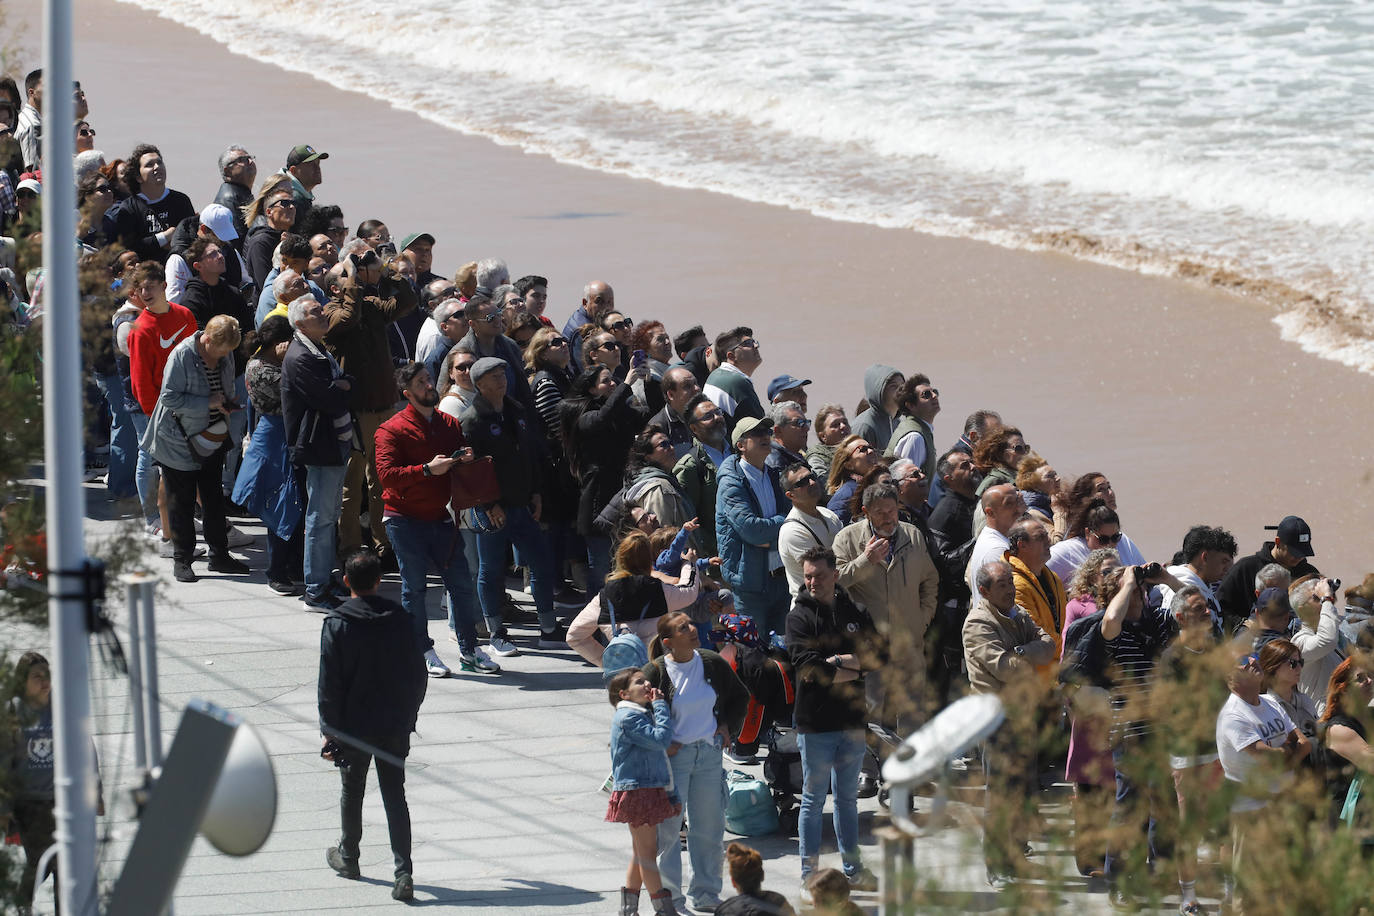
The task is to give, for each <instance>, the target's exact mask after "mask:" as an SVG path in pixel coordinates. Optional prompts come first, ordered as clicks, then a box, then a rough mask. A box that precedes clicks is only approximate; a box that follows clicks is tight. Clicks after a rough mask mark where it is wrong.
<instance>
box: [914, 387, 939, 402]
mask: <svg viewBox="0 0 1374 916" xmlns="http://www.w3.org/2000/svg"><path fill="white" fill-rule="evenodd" d="M939 396H940V389H939V388H924V389H922V390H921V393H920V394H918V395H917V397H918V398H920V399H921V400H923V401H933V400H935V399H936V398H938V397H939Z"/></svg>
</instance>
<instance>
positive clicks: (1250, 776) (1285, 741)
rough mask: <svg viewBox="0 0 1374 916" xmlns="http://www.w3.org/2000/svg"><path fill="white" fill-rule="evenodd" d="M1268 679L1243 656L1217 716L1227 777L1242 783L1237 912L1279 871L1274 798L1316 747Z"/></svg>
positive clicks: (1236, 812) (1235, 851)
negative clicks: (1264, 690)
mask: <svg viewBox="0 0 1374 916" xmlns="http://www.w3.org/2000/svg"><path fill="white" fill-rule="evenodd" d="M1263 678H1264V673H1263V672H1262V671H1261V670H1260V665H1259V656H1258V655H1257V654H1250V655H1246V656H1243V657H1242V658H1241V659H1240V661H1239V663H1238V664H1237V666H1236V668H1235V670H1233V671H1232V672H1231V673H1230V674H1229V675H1228V677H1227V679H1226V682H1227V686H1229V687H1230V688H1231V696H1230V697H1228V698H1227V700H1226V703H1225V705H1223V706H1222V707H1221V713H1220V714H1219V715H1218V716H1217V755H1218V757H1220V759H1221V767H1222V770H1223V772H1224V773H1225V774H1226V779H1227V781H1229V782H1232V783H1236V784H1238V785H1239V786H1240V791H1239V792H1238V793H1237V795H1236V797H1235V800H1234V801H1233V802H1232V803H1231V843H1232V852H1231V874H1232V875H1233V876H1234V880H1235V882H1236V889H1235V891H1234V896H1233V898H1232V900H1231V912H1233V913H1239V912H1241V911H1242V908H1241V896H1242V893H1243V892H1248V893H1250V894H1252V895H1255V896H1260V895H1258V894H1256V891H1255V890H1254V888H1255V886H1256V885H1257V884H1259V885H1262V884H1263V882H1264V879H1265V877H1266V875H1272V874H1274V873H1275V872H1276V871H1277V870H1276V869H1273V868H1271V867H1270V865H1269V864H1268V863H1270V862H1271V860H1272V858H1273V856H1274V855H1275V854H1276V853H1277V854H1278V855H1282V854H1283V853H1284V845H1283V844H1282V843H1279V842H1275V840H1274V838H1273V836H1272V835H1269V834H1268V833H1267V831H1269V830H1274V829H1286V827H1287V826H1288V825H1283V824H1271V823H1269V821H1270V820H1271V818H1269V817H1267V815H1268V814H1269V807H1268V805H1269V800H1270V799H1271V798H1273V797H1275V796H1277V795H1278V794H1279V792H1280V791H1282V789H1283V787H1284V786H1285V785H1286V784H1287V783H1288V782H1291V781H1292V771H1293V769H1295V768H1296V767H1297V766H1298V764H1299V763H1301V762H1302V760H1303V758H1305V757H1306V756H1307V755H1308V753H1310V752H1311V750H1312V745H1311V744H1310V743H1309V742H1308V740H1307V738H1305V737H1304V736H1303V734H1302V732H1301V731H1299V730H1298V729H1297V727H1296V726H1294V725H1293V720H1292V719H1290V718H1289V717H1288V713H1287V712H1285V711H1284V709H1283V706H1282V705H1281V704H1280V703H1279V701H1278V700H1276V699H1274V698H1273V697H1271V696H1265V695H1261V693H1260V688H1261V686H1262V682H1263Z"/></svg>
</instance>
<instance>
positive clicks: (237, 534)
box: [228, 525, 256, 547]
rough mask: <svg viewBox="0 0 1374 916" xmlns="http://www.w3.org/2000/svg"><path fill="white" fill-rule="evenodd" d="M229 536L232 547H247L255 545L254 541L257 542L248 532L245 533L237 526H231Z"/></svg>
mask: <svg viewBox="0 0 1374 916" xmlns="http://www.w3.org/2000/svg"><path fill="white" fill-rule="evenodd" d="M228 534H229V546H230V547H247V546H248V545H249V544H251V543H253V541H255V540H256V538H254V537H253V536H252V535H251V534H249V533H248V532H247V531H244V530H242V529H240V528H238V527H237V526H235V525H230V526H229V532H228Z"/></svg>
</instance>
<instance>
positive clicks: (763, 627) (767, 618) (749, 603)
mask: <svg viewBox="0 0 1374 916" xmlns="http://www.w3.org/2000/svg"><path fill="white" fill-rule="evenodd" d="M765 581H766V583H767V584H766V585H764V587H763V590H762V591H757V592H752V591H744V590H743V589H738V588H737V589H735V590H734V593H735V613H736V614H741V615H743V616H745V617H750V618H753V621H754V625H755V626H757V627H758V629H759V635H760V636H762V637H763V638H764V639H765V640H766V639H768V634H769V633H772V632H774V631H776V632H777V633H778V635H779V636H781V635H782V634H783V632H784V631H785V630H786V628H787V612H788V611H789V610H791V608H792V602H791V601H790V600H789V598H788V594H787V577H786V576H779V577H777V578H771V577H770V578H768V579H767V580H765Z"/></svg>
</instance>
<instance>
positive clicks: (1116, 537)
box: [1093, 531, 1124, 544]
mask: <svg viewBox="0 0 1374 916" xmlns="http://www.w3.org/2000/svg"><path fill="white" fill-rule="evenodd" d="M1123 534H1124V532H1121V531H1118V532H1117V533H1116V534H1098V533H1097V532H1096V531H1094V532H1093V537H1095V538H1097V540H1098V542H1099V543H1102V544H1116V543H1118V542H1119V541H1120V540H1121V538H1122V536H1123Z"/></svg>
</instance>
